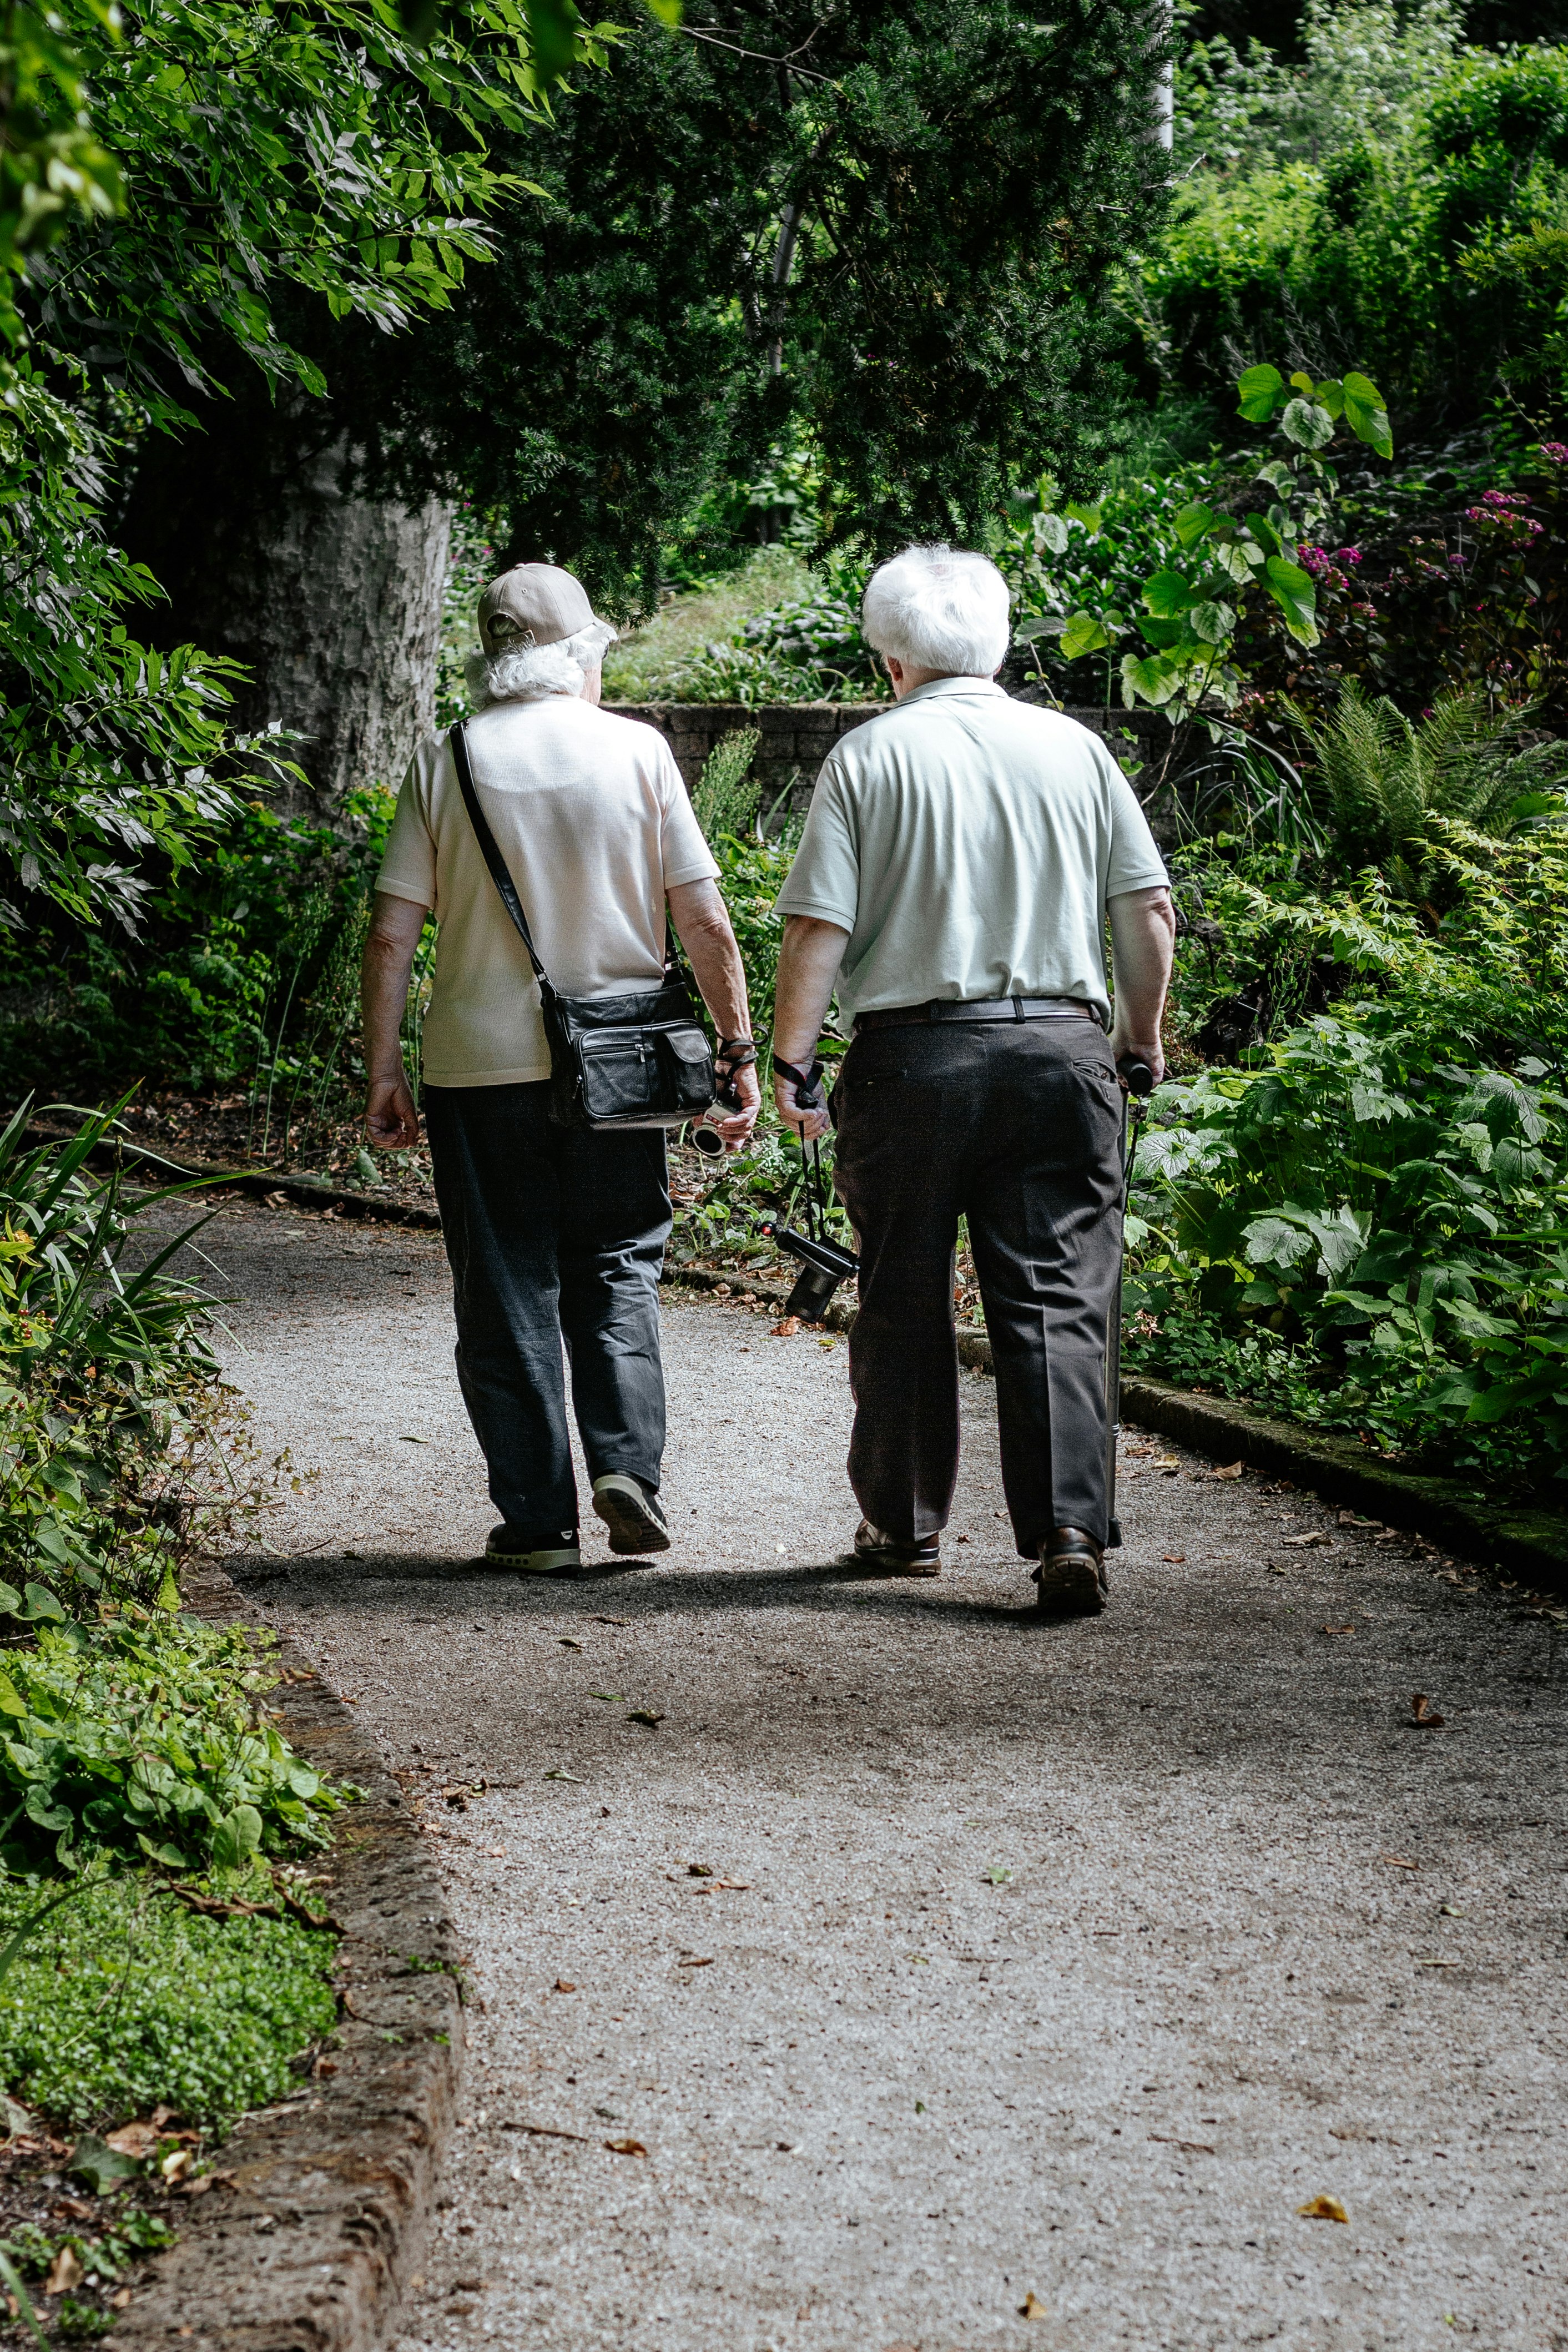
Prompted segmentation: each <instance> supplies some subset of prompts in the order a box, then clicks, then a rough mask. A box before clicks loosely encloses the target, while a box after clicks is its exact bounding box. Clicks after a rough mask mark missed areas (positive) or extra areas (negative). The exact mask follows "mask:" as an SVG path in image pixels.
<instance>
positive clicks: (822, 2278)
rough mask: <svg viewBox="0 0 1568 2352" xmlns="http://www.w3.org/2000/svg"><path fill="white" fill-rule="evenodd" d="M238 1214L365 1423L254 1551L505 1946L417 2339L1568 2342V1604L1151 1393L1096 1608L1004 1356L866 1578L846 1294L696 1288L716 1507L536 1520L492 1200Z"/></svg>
mask: <svg viewBox="0 0 1568 2352" xmlns="http://www.w3.org/2000/svg"><path fill="white" fill-rule="evenodd" d="M209 1238H210V1241H211V1247H212V1253H213V1256H214V1259H215V1260H216V1262H217V1263H218V1265H220V1266H221V1267H222V1269H223V1270H224V1274H225V1285H226V1286H228V1287H229V1288H231V1289H232V1290H233V1291H234V1292H235V1294H236V1296H237V1297H238V1300H239V1304H237V1305H236V1307H235V1308H234V1310H233V1311H232V1331H233V1338H232V1343H231V1344H230V1346H229V1349H228V1355H229V1360H230V1364H231V1367H232V1370H233V1372H234V1374H235V1377H236V1378H237V1379H238V1381H240V1382H241V1383H242V1384H243V1385H244V1386H245V1388H246V1390H248V1391H249V1393H250V1395H251V1397H252V1398H253V1399H254V1400H255V1403H256V1420H257V1428H258V1432H259V1433H260V1434H261V1436H262V1438H263V1440H264V1442H265V1443H266V1444H267V1446H268V1448H269V1449H271V1448H272V1447H273V1445H274V1444H275V1443H276V1444H287V1445H288V1446H289V1447H290V1448H292V1451H293V1454H294V1455H295V1457H296V1460H297V1462H298V1464H299V1465H301V1466H303V1467H306V1468H308V1469H310V1470H312V1471H314V1472H315V1473H317V1474H318V1475H316V1476H315V1478H314V1479H313V1481H312V1482H311V1483H309V1484H308V1486H307V1487H306V1489H305V1491H304V1492H303V1493H301V1494H300V1495H299V1496H296V1497H291V1498H290V1499H289V1500H288V1503H287V1508H286V1509H285V1510H284V1511H283V1512H282V1513H280V1515H279V1517H277V1520H276V1521H275V1523H274V1526H273V1531H272V1541H273V1545H274V1547H275V1548H274V1549H272V1550H271V1551H269V1552H267V1553H266V1554H265V1555H263V1554H261V1553H259V1552H257V1553H254V1554H252V1555H251V1556H249V1557H247V1558H246V1559H241V1560H239V1561H236V1562H235V1563H232V1565H233V1566H234V1567H235V1571H236V1573H237V1574H238V1576H239V1578H240V1580H241V1582H242V1583H243V1584H244V1585H245V1587H246V1590H247V1591H249V1592H250V1593H251V1594H252V1595H253V1596H254V1598H255V1601H256V1607H257V1612H258V1614H259V1615H262V1616H264V1617H266V1618H268V1619H270V1620H272V1621H273V1622H277V1623H279V1624H287V1625H288V1626H291V1627H292V1628H294V1629H295V1630H296V1631H297V1632H298V1633H299V1634H300V1636H301V1637H302V1639H303V1640H304V1641H305V1643H307V1644H308V1647H309V1648H310V1650H311V1652H312V1654H314V1655H315V1657H316V1658H317V1659H318V1660H319V1663H320V1665H321V1667H322V1669H323V1671H324V1673H325V1674H326V1675H328V1677H329V1679H330V1681H331V1682H332V1683H333V1684H334V1685H336V1687H338V1688H339V1689H340V1691H341V1692H342V1694H343V1696H345V1698H347V1699H349V1700H350V1701H351V1702H352V1703H353V1704H354V1705H355V1706H357V1708H358V1710H359V1717H360V1720H361V1723H362V1724H363V1726H364V1727H365V1728H366V1730H367V1731H368V1732H369V1733H370V1734H371V1737H372V1738H374V1739H375V1740H376V1741H377V1742H378V1744H379V1745H380V1747H381V1748H382V1750H383V1752H384V1753H385V1755H386V1757H387V1758H388V1759H389V1761H390V1762H391V1763H392V1765H393V1766H394V1767H395V1768H396V1769H397V1770H398V1771H399V1772H400V1773H401V1774H402V1778H403V1785H404V1787H405V1788H406V1789H407V1790H409V1792H410V1795H411V1798H412V1799H413V1801H415V1802H416V1803H418V1804H420V1805H421V1806H422V1807H423V1815H424V1819H425V1822H426V1824H427V1827H428V1831H429V1834H430V1836H431V1838H432V1839H433V1841H435V1842H436V1843H437V1851H438V1853H439V1856H440V1860H441V1864H442V1867H443V1869H444V1874H445V1878H446V1883H447V1885H448V1887H449V1889H450V1895H451V1901H452V1905H453V1909H454V1913H455V1917H456V1920H457V1923H458V1926H459V1928H460V1930H461V1932H462V1934H463V1935H464V1937H465V1939H466V1941H467V1945H468V1948H469V1950H470V1952H471V1954H472V1966H471V1971H470V1976H471V1983H472V1989H473V1995H474V2001H473V2006H472V2008H471V2010H470V2012H469V2022H470V2032H471V2054H470V2057H469V2060H468V2067H467V2077H466V2090H465V2105H464V2108H463V2113H464V2116H465V2121H464V2123H463V2125H462V2126H461V2128H460V2131H459V2133H458V2138H457V2145H456V2147H455V2155H454V2158H453V2161H452V2164H451V2167H450V2170H449V2173H448V2177H447V2179H446V2182H445V2188H444V2195H443V2200H442V2210H441V2211H440V2214H439V2217H438V2226H437V2233H436V2239H435V2242H434V2245H433V2247H432V2251H431V2255H430V2259H429V2261H428V2263H427V2265H426V2271H425V2274H424V2276H423V2278H422V2279H421V2280H420V2281H418V2282H417V2283H416V2284H414V2285H413V2287H412V2288H411V2290H410V2293H409V2295H408V2298H407V2300H406V2302H405V2305H404V2307H403V2317H402V2334H401V2336H399V2337H398V2339H397V2340H398V2352H435V2347H448V2346H466V2345H477V2344H480V2343H482V2342H488V2341H490V2340H491V2339H495V2340H496V2341H497V2342H498V2343H499V2344H501V2345H504V2346H507V2347H512V2346H517V2347H522V2346H524V2345H528V2346H535V2347H540V2352H589V2348H590V2347H592V2352H610V2347H615V2352H644V2347H645V2352H764V2347H772V2352H895V2347H918V2352H958V2347H987V2352H990V2347H998V2352H999V2347H1009V2346H1014V2345H1017V2346H1019V2347H1029V2346H1030V2345H1040V2346H1047V2347H1063V2352H1104V2347H1113V2346H1123V2345H1126V2346H1135V2347H1230V2346H1239V2345H1251V2344H1270V2343H1280V2344H1283V2345H1288V2346H1291V2347H1306V2346H1312V2347H1317V2346H1325V2347H1354V2352H1363V2347H1365V2352H1396V2347H1397V2352H1424V2347H1433V2346H1448V2345H1451V2344H1452V2343H1454V2342H1455V2341H1456V2340H1459V2341H1471V2342H1474V2343H1476V2344H1477V2345H1479V2346H1482V2347H1488V2352H1496V2347H1531V2352H1547V2347H1552V2352H1563V2347H1568V2286H1565V2284H1564V2259H1565V2248H1568V2230H1565V2229H1564V2199H1563V2187H1564V2161H1563V2155H1564V2150H1563V2122H1564V2112H1563V2110H1564V2074H1563V2048H1564V2042H1565V2039H1568V2031H1565V2019H1568V2005H1565V2002H1564V1926H1565V1921H1564V1911H1563V1885H1562V1879H1561V1875H1560V1872H1561V1866H1562V1859H1563V1847H1562V1843H1561V1824H1562V1821H1563V1751H1562V1717H1563V1687H1564V1685H1563V1661H1562V1657H1561V1655H1560V1654H1559V1652H1558V1649H1557V1647H1556V1633H1557V1627H1556V1625H1555V1623H1554V1622H1553V1621H1552V1619H1550V1618H1548V1617H1542V1615H1540V1614H1539V1613H1535V1612H1531V1610H1530V1609H1529V1608H1528V1607H1526V1606H1522V1605H1521V1602H1520V1601H1519V1598H1518V1596H1515V1595H1511V1594H1509V1593H1508V1592H1506V1591H1498V1590H1495V1589H1485V1588H1482V1589H1479V1590H1478V1589H1473V1588H1472V1586H1471V1585H1470V1583H1469V1580H1467V1579H1463V1578H1460V1579H1459V1580H1458V1581H1449V1580H1447V1577H1449V1576H1456V1577H1457V1576H1458V1571H1456V1570H1448V1571H1447V1572H1445V1571H1444V1570H1443V1569H1442V1567H1441V1564H1440V1562H1439V1561H1438V1560H1437V1556H1436V1555H1435V1554H1432V1553H1431V1552H1430V1551H1429V1550H1427V1549H1425V1548H1422V1547H1418V1546H1416V1545H1414V1544H1407V1543H1406V1542H1405V1541H1404V1540H1403V1539H1399V1540H1384V1541H1380V1540H1378V1539H1377V1538H1376V1537H1375V1535H1374V1534H1373V1533H1371V1532H1369V1531H1367V1530H1364V1529H1354V1528H1345V1527H1343V1526H1342V1525H1341V1524H1340V1523H1339V1514H1338V1513H1337V1512H1335V1511H1333V1510H1332V1509H1330V1508H1328V1507H1325V1506H1323V1505H1321V1504H1319V1503H1317V1502H1316V1501H1314V1500H1313V1499H1312V1498H1311V1497H1310V1496H1302V1495H1301V1494H1298V1493H1295V1492H1292V1491H1290V1490H1281V1489H1279V1488H1274V1487H1270V1486H1263V1485H1260V1483H1259V1482H1257V1481H1255V1480H1254V1479H1253V1478H1252V1477H1251V1476H1250V1475H1248V1476H1243V1477H1231V1478H1228V1479H1226V1478H1223V1477H1221V1478H1218V1479H1217V1478H1215V1477H1213V1476H1212V1475H1210V1474H1209V1469H1208V1466H1207V1465H1205V1464H1202V1463H1200V1462H1198V1461H1197V1460H1194V1459H1192V1458H1188V1457H1181V1456H1176V1455H1175V1454H1172V1453H1171V1451H1170V1450H1169V1449H1167V1448H1166V1447H1165V1446H1164V1445H1163V1444H1159V1443H1157V1442H1156V1441H1153V1440H1145V1439H1142V1438H1139V1437H1138V1436H1136V1435H1135V1434H1133V1435H1131V1436H1130V1437H1129V1439H1128V1441H1127V1444H1126V1448H1125V1452H1126V1460H1125V1465H1124V1505H1125V1509H1124V1517H1125V1519H1126V1522H1127V1526H1128V1534H1129V1543H1128V1549H1126V1550H1125V1551H1124V1553H1122V1554H1120V1555H1119V1556H1116V1558H1115V1565H1114V1601H1113V1608H1112V1610H1111V1612H1110V1613H1109V1614H1108V1615H1106V1616H1105V1617H1104V1618H1103V1619H1101V1620H1100V1621H1098V1622H1091V1623H1077V1624H1070V1625H1065V1626H1048V1625H1043V1624H1041V1623H1040V1622H1037V1621H1036V1620H1035V1619H1034V1618H1033V1617H1032V1615H1031V1614H1030V1612H1029V1610H1028V1608H1027V1605H1026V1604H1027V1598H1028V1593H1029V1587H1028V1586H1027V1583H1026V1581H1025V1577H1024V1572H1023V1569H1022V1565H1021V1563H1020V1562H1019V1560H1018V1559H1016V1558H1015V1557H1014V1556H1013V1554H1012V1552H1011V1550H1010V1546H1009V1538H1008V1537H1007V1535H1006V1533H1005V1530H1004V1523H1003V1521H1002V1519H1001V1517H1000V1504H1001V1498H1000V1494H999V1491H998V1477H997V1471H996V1453H995V1407H994V1402H993V1397H992V1391H991V1389H990V1385H989V1383H988V1381H986V1380H984V1379H983V1378H981V1377H978V1376H966V1382H965V1409H966V1412H967V1454H966V1461H965V1469H964V1476H963V1482H962V1486H961V1490H960V1495H959V1500H958V1507H957V1510H956V1517H955V1520H954V1525H953V1529H952V1532H951V1535H950V1537H949V1539H948V1543H947V1547H946V1566H945V1569H944V1572H943V1575H942V1578H941V1580H940V1581H939V1582H936V1583H935V1584H901V1583H890V1582H873V1581H867V1580H863V1579H862V1578H861V1577H860V1576H858V1575H857V1574H856V1573H855V1572H854V1570H846V1569H844V1568H843V1567H841V1566H840V1565H837V1564H835V1563H836V1562H837V1560H838V1557H839V1555H840V1554H841V1551H842V1550H843V1549H844V1546H845V1544H846V1542H847V1540H848V1538H849V1537H850V1535H851V1532H852V1528H853V1525H854V1517H855V1514H854V1511H853V1507H852V1504H851V1502H850V1499H849V1496H848V1494H847V1491H846V1488H845V1486H844V1481H843V1475H842V1463H843V1456H844V1447H845V1439H846V1433H847V1428H848V1420H849V1396H848V1385H847V1365H846V1357H845V1349H844V1347H843V1344H842V1343H841V1342H840V1343H839V1344H838V1345H837V1346H833V1347H829V1346H826V1345H824V1344H822V1343H821V1342H820V1341H819V1339H817V1337H816V1336H814V1335H812V1334H810V1333H806V1334H802V1335H800V1336H799V1337H797V1338H793V1339H774V1338H772V1337H770V1336H769V1333H768V1323H767V1320H766V1318H758V1317H756V1316H754V1315H752V1314H750V1313H748V1312H747V1311H746V1310H745V1309H742V1308H739V1307H724V1306H719V1305H716V1304H714V1303H712V1302H698V1301H693V1300H688V1299H682V1298H675V1299H673V1300H672V1301H671V1303H670V1305H669V1307H668V1309H667V1313H666V1316H665V1332H666V1344H667V1352H668V1365H669V1377H670V1391H671V1408H672V1412H671V1421H672V1431H673V1440H672V1444H671V1447H670V1454H669V1464H668V1483H667V1486H666V1490H665V1492H666V1499H667V1502H668V1504H669V1507H670V1517H671V1519H672V1522H673V1524H674V1528H675V1529H676V1535H677V1540H676V1545H675V1549H674V1551H673V1552H672V1553H671V1554H670V1555H669V1556H668V1558H667V1559H665V1560H664V1561H662V1562H660V1563H659V1564H657V1565H653V1566H648V1567H643V1568H639V1569H636V1570H630V1571H629V1570H625V1569H623V1568H622V1567H620V1566H618V1565H612V1563H611V1562H610V1560H609V1558H608V1555H607V1554H606V1552H605V1550H604V1547H603V1545H602V1542H601V1540H600V1538H601V1530H600V1529H599V1528H598V1526H597V1523H596V1522H593V1521H590V1523H589V1524H590V1527H591V1529H592V1531H593V1532H592V1534H591V1537H590V1538H589V1549H591V1551H592V1553H593V1555H594V1558H595V1560H596V1561H597V1562H598V1567H597V1568H596V1570H595V1571H594V1572H593V1573H588V1572H585V1573H584V1574H583V1576H582V1577H581V1578H580V1580H572V1581H570V1582H563V1581H556V1580H552V1581H548V1582H546V1581H540V1582H533V1583H525V1582H522V1581H519V1580H513V1579H509V1578H506V1577H498V1576H494V1575H490V1574H487V1573H486V1572H485V1571H484V1570H480V1569H476V1568H475V1567H474V1566H473V1565H472V1558H473V1554H474V1552H475V1550H476V1547H477V1546H478V1545H479V1544H481V1543H482V1541H483V1538H484V1534H485V1531H486V1528H487V1527H488V1526H489V1525H490V1524H491V1521H492V1518H493V1514H492V1512H491V1510H490V1507H489V1506H488V1503H487V1501H486V1496H485V1492H484V1486H483V1481H482V1475H481V1470H480V1465H479V1462H478V1458H477V1454H476V1449H475V1446H474V1444H473V1441H472V1439H471V1437H470V1434H469V1432H468V1428H467V1424H466V1422H465V1418H464V1414H463V1410H462V1405H461V1402H460V1401H459V1398H458V1394H457V1389H456V1384H455V1378H454V1374H453V1370H452V1363H451V1331H450V1320H449V1316H450V1310H449V1304H448V1295H447V1289H446V1281H445V1274H444V1263H443V1260H442V1256H441V1251H440V1244H439V1241H438V1240H437V1239H434V1238H433V1237H430V1236H426V1235H423V1234H405V1233H401V1232H390V1233H389V1232H386V1231H384V1230H378V1229H374V1228H370V1227H365V1226H360V1227H345V1226H343V1225H340V1224H337V1223H332V1222H330V1221H322V1220H319V1219H317V1218H315V1217H312V1216H305V1215H297V1214H292V1213H277V1212H273V1211H267V1210H264V1209H260V1208H246V1209H243V1210H235V1211H231V1212H227V1213H225V1215H224V1217H223V1218H222V1219H221V1220H220V1222H219V1223H218V1224H217V1225H215V1226H214V1228H213V1229H212V1230H211V1234H210V1237H209ZM1417 1692H1419V1693H1422V1694H1424V1695H1426V1696H1427V1701H1428V1706H1427V1709H1426V1712H1427V1715H1428V1716H1431V1715H1440V1716H1441V1717H1443V1722H1442V1724H1441V1726H1440V1727H1437V1726H1433V1727H1426V1728H1421V1727H1416V1724H1415V1721H1414V1718H1413V1709H1412V1698H1413V1695H1414V1694H1416V1693H1417ZM650 1717H653V1718H656V1719H655V1720H653V1721H650V1720H649V1718H650ZM480 1782H482V1783H484V1784H485V1787H484V1793H483V1794H476V1795H471V1796H468V1797H467V1798H466V1799H465V1797H464V1795H463V1790H465V1787H467V1786H468V1785H469V1784H473V1783H480ZM446 1791H451V1792H452V1794H451V1795H446V1794H444V1792H446ZM1314 2200H1333V2203H1332V2205H1330V2204H1326V2203H1322V2202H1320V2203H1319V2204H1318V2208H1317V2211H1316V2212H1315V2213H1314V2211H1313V2210H1312V2209H1313V2207H1314ZM1302 2208H1306V2209H1308V2210H1307V2211H1306V2212H1305V2213H1303V2211H1302V2210H1301V2209H1302ZM1341 2210H1343V2216H1344V2219H1343V2221H1336V2220H1332V2219H1328V2218H1320V2216H1322V2215H1325V2214H1327V2213H1329V2212H1331V2211H1332V2212H1334V2213H1337V2212H1339V2211H1341Z"/></svg>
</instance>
